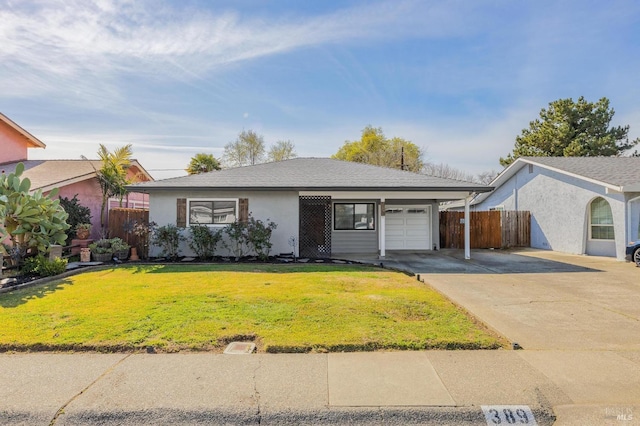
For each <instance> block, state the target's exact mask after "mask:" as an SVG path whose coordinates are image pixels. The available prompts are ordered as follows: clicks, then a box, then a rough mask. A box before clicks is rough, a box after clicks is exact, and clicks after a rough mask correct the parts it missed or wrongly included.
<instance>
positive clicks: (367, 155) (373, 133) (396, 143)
mask: <svg viewBox="0 0 640 426" xmlns="http://www.w3.org/2000/svg"><path fill="white" fill-rule="evenodd" d="M403 150H404V170H409V171H412V172H416V173H419V172H421V171H422V168H423V167H424V160H423V157H424V152H423V150H422V149H421V148H420V147H418V146H417V145H416V144H414V143H413V142H411V141H408V140H405V139H402V138H398V137H394V138H391V139H387V137H385V135H384V133H383V132H382V128H380V127H378V128H375V127H372V126H367V127H365V128H364V129H363V130H362V137H361V138H360V140H358V141H346V142H345V143H344V145H342V147H340V149H339V150H338V152H336V153H335V154H334V155H332V156H331V158H335V159H336V160H345V161H354V162H356V163H365V164H372V165H374V166H382V167H390V168H392V169H400V168H401V167H402V164H403V161H402V152H403Z"/></svg>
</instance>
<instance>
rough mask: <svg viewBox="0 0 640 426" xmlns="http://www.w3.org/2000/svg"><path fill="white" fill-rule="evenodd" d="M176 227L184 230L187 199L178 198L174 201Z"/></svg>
mask: <svg viewBox="0 0 640 426" xmlns="http://www.w3.org/2000/svg"><path fill="white" fill-rule="evenodd" d="M176 226H177V227H178V228H186V226H187V199H186V198H178V199H177V200H176Z"/></svg>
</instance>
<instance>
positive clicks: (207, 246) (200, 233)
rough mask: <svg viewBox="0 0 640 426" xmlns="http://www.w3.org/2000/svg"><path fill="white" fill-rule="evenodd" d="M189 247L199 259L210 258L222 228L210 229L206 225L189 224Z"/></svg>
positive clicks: (220, 237)
mask: <svg viewBox="0 0 640 426" xmlns="http://www.w3.org/2000/svg"><path fill="white" fill-rule="evenodd" d="M189 232H190V233H191V236H190V238H189V247H190V248H191V250H193V251H194V252H195V254H196V256H198V257H199V258H200V259H204V260H206V259H211V258H213V256H214V254H215V252H216V246H217V245H218V243H219V242H220V240H221V239H222V230H220V229H216V230H213V229H210V228H209V227H208V226H206V225H191V226H190V227H189Z"/></svg>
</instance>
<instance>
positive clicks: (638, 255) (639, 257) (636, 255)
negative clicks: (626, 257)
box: [633, 248, 640, 266]
mask: <svg viewBox="0 0 640 426" xmlns="http://www.w3.org/2000/svg"><path fill="white" fill-rule="evenodd" d="M633 261H634V262H636V265H638V266H640V248H638V249H636V251H634V252H633Z"/></svg>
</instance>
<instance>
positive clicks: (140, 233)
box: [133, 222, 158, 259]
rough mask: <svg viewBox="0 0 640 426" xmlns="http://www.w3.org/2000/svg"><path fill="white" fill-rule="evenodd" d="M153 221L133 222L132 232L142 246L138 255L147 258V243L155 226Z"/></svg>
mask: <svg viewBox="0 0 640 426" xmlns="http://www.w3.org/2000/svg"><path fill="white" fill-rule="evenodd" d="M157 225H158V224H157V223H155V222H149V223H145V222H135V223H134V224H133V234H134V235H135V236H137V237H138V239H139V241H140V245H141V246H142V247H141V248H142V253H139V255H140V257H142V258H143V259H147V258H148V257H149V243H150V239H151V238H150V237H151V235H152V234H153V230H154V229H155V228H156V227H157Z"/></svg>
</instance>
